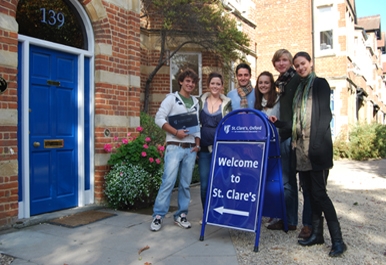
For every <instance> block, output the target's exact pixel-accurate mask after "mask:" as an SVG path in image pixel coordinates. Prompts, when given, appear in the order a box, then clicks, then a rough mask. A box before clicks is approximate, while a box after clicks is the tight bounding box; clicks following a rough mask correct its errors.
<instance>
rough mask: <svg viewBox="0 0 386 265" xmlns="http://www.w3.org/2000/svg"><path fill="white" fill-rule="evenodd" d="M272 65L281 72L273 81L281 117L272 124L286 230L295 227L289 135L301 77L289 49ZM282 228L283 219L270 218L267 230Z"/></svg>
mask: <svg viewBox="0 0 386 265" xmlns="http://www.w3.org/2000/svg"><path fill="white" fill-rule="evenodd" d="M272 64H273V66H274V67H275V69H276V70H277V71H278V72H279V74H280V75H279V77H278V79H277V80H276V82H275V85H276V87H277V88H278V91H279V95H280V120H278V121H276V122H275V126H276V127H278V128H279V136H280V152H281V163H282V178H283V186H284V199H285V204H286V212H287V222H288V229H289V230H296V226H297V224H298V189H297V179H296V160H295V153H294V151H293V150H292V148H291V136H292V118H293V111H292V101H293V98H294V95H295V92H296V90H297V87H298V85H299V82H300V79H299V76H298V74H297V73H296V71H295V69H294V68H293V66H292V55H291V53H290V52H289V51H288V50H286V49H280V50H277V51H276V52H275V54H274V55H273V58H272ZM310 219H311V217H310ZM309 224H310V225H311V220H309ZM283 227H284V224H283V221H282V220H273V221H272V222H271V223H269V224H268V226H267V228H268V229H272V230H282V229H283Z"/></svg>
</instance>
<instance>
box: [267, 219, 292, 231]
mask: <svg viewBox="0 0 386 265" xmlns="http://www.w3.org/2000/svg"><path fill="white" fill-rule="evenodd" d="M267 228H268V229H270V230H283V229H284V223H283V220H278V221H277V222H276V223H271V224H269V225H268V226H267ZM288 230H292V231H293V230H296V225H288Z"/></svg>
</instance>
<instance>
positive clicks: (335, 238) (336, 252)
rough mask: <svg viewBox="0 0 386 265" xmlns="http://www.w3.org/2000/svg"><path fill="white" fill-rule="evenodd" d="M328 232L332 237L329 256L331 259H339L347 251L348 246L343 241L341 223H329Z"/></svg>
mask: <svg viewBox="0 0 386 265" xmlns="http://www.w3.org/2000/svg"><path fill="white" fill-rule="evenodd" d="M327 226H328V230H329V232H330V236H331V242H332V247H331V251H330V253H328V255H329V256H330V257H339V256H341V255H342V254H343V252H345V251H346V250H347V246H346V244H345V243H344V242H343V239H342V231H341V230H340V225H339V222H338V221H336V222H327Z"/></svg>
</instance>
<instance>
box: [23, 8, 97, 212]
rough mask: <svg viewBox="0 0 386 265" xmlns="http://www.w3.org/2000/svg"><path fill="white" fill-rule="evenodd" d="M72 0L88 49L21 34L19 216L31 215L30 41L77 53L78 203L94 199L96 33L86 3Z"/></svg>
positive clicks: (46, 46)
mask: <svg viewBox="0 0 386 265" xmlns="http://www.w3.org/2000/svg"><path fill="white" fill-rule="evenodd" d="M70 2H71V3H72V4H73V5H74V7H75V8H76V9H77V11H78V13H79V15H80V17H81V19H82V22H83V24H84V28H85V34H86V35H87V36H86V37H87V43H88V49H87V50H82V49H77V48H73V47H69V46H65V45H62V44H57V43H52V42H48V41H44V40H40V39H36V38H32V37H28V36H23V35H19V36H18V40H19V42H20V43H21V45H22V61H21V62H19V63H22V66H21V67H22V73H23V76H22V77H21V84H20V87H21V89H22V91H23V93H22V96H21V97H22V98H21V101H22V102H23V104H22V106H20V109H21V112H22V113H21V120H22V124H21V137H20V140H21V144H22V146H23V148H22V150H20V151H21V152H22V153H21V156H22V161H23V164H22V165H20V166H21V167H22V169H23V170H22V172H23V173H22V194H23V200H22V201H19V212H18V218H19V219H21V218H30V192H29V190H30V179H29V133H28V128H29V51H30V45H36V46H40V47H44V48H48V49H53V50H58V51H62V52H66V53H71V54H76V55H78V96H77V97H78V106H77V107H78V132H77V133H78V161H77V162H78V206H84V205H87V204H91V203H94V171H95V169H94V155H95V154H94V153H95V152H94V126H95V124H94V91H95V88H94V34H93V30H92V25H91V22H90V19H89V18H88V15H87V13H86V11H85V10H84V8H83V6H82V5H81V4H80V3H79V2H78V1H76V0H70ZM86 57H87V58H90V73H89V76H90V81H89V84H90V93H89V95H90V98H89V99H88V100H89V103H90V104H89V106H90V109H89V110H88V111H87V112H88V113H89V115H90V119H89V120H90V126H89V127H90V133H89V135H90V139H84V135H85V128H84V120H85V117H84V113H85V109H84V104H83V102H84V100H85V99H84V84H85V80H84V76H85V73H84V66H85V65H84V64H85V58H86ZM86 140H88V141H89V146H90V150H89V155H90V157H89V159H90V168H89V172H90V189H89V190H87V191H86V190H85V185H84V183H85V177H86V176H85V174H84V172H85V160H86V158H85V150H84V143H85V141H86Z"/></svg>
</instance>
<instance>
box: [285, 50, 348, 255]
mask: <svg viewBox="0 0 386 265" xmlns="http://www.w3.org/2000/svg"><path fill="white" fill-rule="evenodd" d="M293 64H294V67H295V69H296V72H297V73H298V75H299V76H300V78H301V82H300V84H299V86H298V89H297V91H296V93H295V97H294V100H293V105H292V106H293V126H292V146H293V148H294V149H295V152H296V170H297V171H298V172H299V177H300V181H302V182H303V188H304V189H305V190H307V191H308V192H309V194H310V195H311V207H312V234H311V236H310V237H308V238H306V239H304V240H299V241H298V243H299V244H300V245H302V246H312V245H315V244H323V243H324V237H323V223H324V220H323V216H322V214H324V217H325V219H326V221H327V226H328V230H329V232H330V236H331V241H332V247H331V251H330V253H329V256H330V257H339V256H341V255H342V254H343V252H345V251H346V249H347V246H346V244H345V243H344V242H343V238H342V232H341V228H340V224H339V221H338V217H337V214H336V211H335V207H334V205H333V203H332V201H331V199H330V197H329V196H328V195H327V189H326V186H327V177H328V173H329V170H330V169H331V168H332V166H333V145H332V137H331V128H330V122H331V118H332V114H331V109H330V94H331V88H330V85H329V84H328V82H327V80H326V79H324V78H319V77H317V76H316V75H315V73H314V71H313V62H312V60H311V56H310V55H309V54H308V53H307V52H298V53H297V54H295V56H294V58H293Z"/></svg>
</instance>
